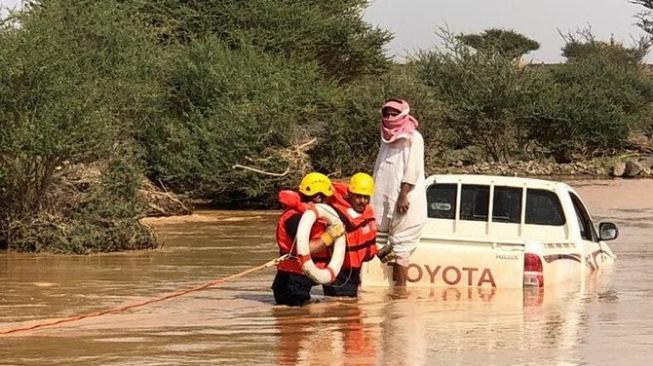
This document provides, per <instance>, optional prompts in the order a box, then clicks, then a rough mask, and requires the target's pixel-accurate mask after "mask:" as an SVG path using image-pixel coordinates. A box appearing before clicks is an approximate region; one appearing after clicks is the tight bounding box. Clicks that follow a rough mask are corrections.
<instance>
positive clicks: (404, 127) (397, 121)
mask: <svg viewBox="0 0 653 366" xmlns="http://www.w3.org/2000/svg"><path fill="white" fill-rule="evenodd" d="M386 108H392V109H394V110H396V111H398V112H399V114H398V115H396V116H388V117H384V116H382V117H381V139H382V140H383V142H386V143H391V142H394V141H396V140H398V139H401V138H406V139H411V138H412V136H413V131H415V130H416V129H417V126H419V122H417V120H416V119H415V118H414V117H413V116H411V115H410V114H409V113H410V106H409V105H408V102H406V101H405V100H401V99H389V100H387V101H386V102H385V103H384V104H383V107H381V113H383V110H385V109H386Z"/></svg>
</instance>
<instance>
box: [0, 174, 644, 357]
mask: <svg viewBox="0 0 653 366" xmlns="http://www.w3.org/2000/svg"><path fill="white" fill-rule="evenodd" d="M572 185H574V186H575V187H576V188H577V190H578V191H579V192H580V193H581V196H582V197H583V198H584V200H585V202H586V204H587V205H588V206H589V207H590V210H591V212H592V213H593V216H594V218H595V220H596V219H603V220H610V221H613V222H615V223H617V224H618V225H619V228H620V237H619V238H618V239H617V240H616V241H614V242H611V243H610V245H611V247H612V248H613V250H614V252H615V253H616V254H617V256H618V261H617V263H616V265H615V266H614V267H612V268H611V269H610V270H605V271H602V272H600V273H598V274H596V275H594V276H592V277H590V278H588V279H587V280H585V281H579V282H578V283H569V284H567V285H565V286H559V287H556V288H555V289H553V290H549V289H546V290H545V292H544V294H537V293H534V294H532V293H526V294H524V293H522V291H520V290H516V291H515V290H503V291H501V290H497V291H496V292H492V293H480V292H478V291H477V290H475V289H470V290H466V289H464V290H454V289H449V290H446V289H423V290H409V292H408V293H396V292H394V291H391V290H384V289H379V290H375V291H366V292H364V293H363V294H362V295H361V298H360V299H359V300H358V301H349V302H347V301H338V300H332V299H324V298H323V297H322V296H321V290H320V289H319V288H315V289H314V291H313V292H314V295H315V298H316V299H317V302H315V303H312V304H310V305H308V306H306V307H303V308H286V307H280V306H275V305H273V299H272V294H271V291H270V290H269V286H270V283H271V281H272V278H273V276H274V270H273V269H267V270H264V271H262V272H258V273H255V274H252V275H249V276H247V277H244V278H241V279H238V280H235V281H233V282H229V283H226V284H224V285H223V286H222V287H219V288H215V289H210V290H207V291H203V292H198V293H193V294H191V295H188V296H185V297H181V298H177V299H174V300H171V301H167V302H163V303H158V304H153V305H150V306H147V307H144V308H141V309H138V310H133V311H129V312H127V313H122V314H115V315H107V316H103V317H100V318H93V319H85V320H81V321H78V322H75V323H69V324H67V325H65V326H58V327H54V328H45V329H41V330H36V331H30V332H25V333H19V334H16V335H13V336H9V337H1V336H0V364H1V365H45V364H47V365H67V364H77V365H96V364H97V365H208V364H231V365H233V364H392V365H395V364H403V365H419V364H446V365H467V364H485V365H521V364H533V365H550V364H562V365H582V364H601V365H603V364H619V365H647V364H650V356H651V355H652V354H653V307H652V305H653V301H652V300H651V297H652V296H653V286H652V285H651V281H652V280H653V251H652V249H651V248H652V247H653V239H652V238H651V236H652V234H653V181H652V180H636V181H623V180H618V181H584V182H583V181H578V182H572ZM277 215H278V212H265V211H247V212H237V211H230V212H225V211H221V212H217V211H206V212H198V213H196V214H195V215H192V216H189V217H180V218H169V219H162V220H153V221H152V224H153V225H154V226H155V228H156V231H157V232H158V233H159V235H160V236H161V238H162V239H163V241H164V242H165V246H164V248H163V249H159V250H152V251H144V252H137V253H120V254H110V255H97V256H88V257H76V256H75V257H67V256H50V255H24V254H14V253H0V329H5V328H10V327H16V326H20V325H24V324H33V323H35V322H37V321H38V320H42V319H51V318H57V317H64V316H69V315H72V314H76V313H81V312H88V311H94V310H102V309H106V308H109V307H113V306H117V305H124V304H127V303H130V302H136V301H139V300H142V299H146V298H148V297H151V296H155V295H158V294H160V293H165V292H169V291H174V290H177V289H180V288H185V287H189V286H192V285H195V284H201V283H203V282H205V281H210V280H212V279H214V278H218V277H223V276H227V275H230V274H233V273H237V272H240V271H242V270H245V269H247V268H249V267H252V266H255V265H258V264H262V263H264V262H266V261H267V260H269V259H270V258H272V257H273V256H274V255H275V253H276V250H275V244H274V225H275V220H276V218H277Z"/></svg>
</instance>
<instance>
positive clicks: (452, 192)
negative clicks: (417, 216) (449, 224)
mask: <svg viewBox="0 0 653 366" xmlns="http://www.w3.org/2000/svg"><path fill="white" fill-rule="evenodd" d="M456 190H457V186H456V184H433V185H431V186H430V187H429V189H428V191H426V198H427V199H428V204H429V207H428V216H429V217H430V218H434V219H451V220H453V219H454V218H456Z"/></svg>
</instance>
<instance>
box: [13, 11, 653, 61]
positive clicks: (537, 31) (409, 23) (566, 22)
mask: <svg viewBox="0 0 653 366" xmlns="http://www.w3.org/2000/svg"><path fill="white" fill-rule="evenodd" d="M20 3H21V0H0V8H7V7H9V8H14V7H16V6H19V5H20ZM642 10H644V9H643V8H642V7H640V6H637V5H633V4H630V3H629V1H628V0H371V1H370V6H369V7H368V8H367V9H366V10H365V13H364V19H365V20H366V21H367V22H369V23H371V24H374V25H376V26H379V27H381V28H384V29H387V30H389V31H391V32H392V33H394V35H395V38H394V39H393V40H392V41H391V42H390V44H389V45H388V46H387V47H386V50H387V53H388V54H389V55H391V56H393V57H394V58H395V60H397V61H401V60H403V59H404V58H405V57H406V56H407V55H410V54H412V53H414V52H416V51H418V50H420V49H431V48H433V47H436V46H437V45H438V44H439V42H438V38H437V36H436V35H435V32H436V30H437V29H438V27H447V28H448V29H449V30H450V31H452V32H454V33H478V32H482V31H483V30H485V29H488V28H492V27H494V28H503V29H512V30H514V31H516V32H519V33H522V34H524V35H526V36H528V37H530V38H532V39H534V40H536V41H538V42H539V43H540V49H539V50H537V51H534V52H531V53H529V54H528V55H527V58H528V59H531V60H532V61H534V62H546V63H551V62H560V61H563V58H562V56H560V49H561V48H562V46H563V40H562V38H561V37H560V34H559V31H560V32H563V33H568V32H570V31H571V32H573V31H576V30H578V29H583V28H587V27H590V26H591V29H592V32H593V33H594V34H595V35H596V36H597V38H599V39H609V38H610V36H613V37H614V38H615V39H616V40H617V41H621V42H624V43H625V44H626V45H629V44H633V43H634V41H633V38H638V37H639V36H641V35H642V34H643V33H642V31H641V30H640V29H639V28H637V26H636V25H635V23H636V19H635V18H634V16H635V14H637V13H639V12H641V11H642ZM647 62H649V63H653V55H651V54H649V56H648V57H647Z"/></svg>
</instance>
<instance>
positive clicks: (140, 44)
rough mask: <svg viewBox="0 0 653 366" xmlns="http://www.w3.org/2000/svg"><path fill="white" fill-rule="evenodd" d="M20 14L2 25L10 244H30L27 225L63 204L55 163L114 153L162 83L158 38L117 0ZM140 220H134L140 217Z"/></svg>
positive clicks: (0, 147)
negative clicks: (158, 70) (155, 73)
mask: <svg viewBox="0 0 653 366" xmlns="http://www.w3.org/2000/svg"><path fill="white" fill-rule="evenodd" d="M17 21H18V24H19V26H17V27H16V26H12V25H8V24H5V27H4V28H3V29H2V31H1V32H0V80H2V83H0V125H1V126H2V128H0V130H1V131H2V133H0V172H1V173H0V179H1V180H2V181H1V183H2V190H1V191H0V217H2V221H1V223H0V236H2V237H4V239H3V240H4V241H7V240H8V239H7V238H9V239H11V238H13V239H15V241H14V243H12V242H11V241H10V242H9V244H8V245H9V247H15V244H16V245H18V246H19V247H22V244H17V243H23V242H30V243H31V244H27V245H28V246H29V245H32V244H34V243H33V242H32V241H31V239H30V240H24V238H25V237H26V236H25V235H23V234H26V235H27V234H28V232H30V230H31V229H30V228H31V227H33V226H31V223H32V222H36V221H38V218H44V217H45V218H49V217H54V215H57V214H60V213H57V212H54V211H55V206H57V203H58V201H59V200H60V199H59V197H57V195H56V194H54V192H58V190H59V188H60V187H59V186H58V184H59V183H60V182H56V179H55V178H56V174H57V172H58V171H59V170H61V169H63V167H65V166H69V165H75V164H88V163H91V162H94V161H98V160H105V159H110V158H111V157H112V156H113V150H114V148H115V146H116V144H120V143H123V142H125V143H126V142H128V141H130V140H131V139H132V138H133V131H134V129H135V128H137V127H138V126H139V124H140V123H141V122H142V121H143V120H145V119H146V116H150V115H151V113H152V109H155V108H156V107H157V102H156V100H155V99H156V98H153V97H152V96H153V95H156V94H157V90H161V89H160V86H159V85H158V84H157V82H156V79H155V78H153V77H152V75H153V72H152V70H153V68H154V66H155V65H156V62H155V60H156V56H157V52H156V49H155V45H156V42H155V39H154V38H152V37H150V36H149V35H148V33H147V32H146V29H145V28H143V27H142V24H143V22H142V21H140V20H139V18H138V17H135V16H134V15H133V13H132V12H131V11H130V9H129V7H127V6H124V5H123V4H122V3H121V2H95V1H77V2H75V3H74V4H71V3H69V2H64V1H55V0H51V1H44V2H43V3H37V4H33V5H32V6H31V7H30V9H29V11H25V12H23V13H20V14H18V15H17ZM131 199H133V197H130V198H124V200H125V201H129V200H131ZM108 202H112V201H108ZM114 203H115V204H119V203H120V201H117V202H114ZM105 204H106V203H105ZM62 214H63V213H62ZM64 216H65V214H64ZM33 218H37V219H36V221H32V219H33ZM61 219H62V220H65V218H61ZM79 220H81V221H80V222H81V224H80V225H81V226H80V227H82V226H84V225H87V226H88V225H90V227H95V226H97V224H96V223H92V222H90V221H84V220H85V219H84V218H83V217H80V218H79ZM135 220H136V219H135V218H131V222H129V225H132V226H136V227H138V225H139V224H138V223H137V222H136V221H135ZM49 221H54V219H51V220H45V222H46V224H48V225H49ZM12 223H15V224H18V223H21V225H19V226H16V225H13V224H12ZM26 223H28V224H26ZM12 225H13V226H12ZM55 226H56V225H55ZM55 226H49V227H55ZM17 227H20V228H21V229H24V232H23V233H21V232H18V231H16V230H17V229H16V228H17ZM77 227H78V226H75V228H77ZM107 230H109V229H107ZM47 232H48V230H45V229H44V230H42V233H43V235H47ZM37 234H38V235H37ZM40 234H41V230H37V231H36V232H34V233H32V234H29V235H27V237H31V238H37V239H38V238H39V235H40ZM80 234H81V233H80ZM34 235H37V236H34ZM71 235H72V234H71ZM74 237H75V236H74V235H73V236H72V237H71V238H72V239H71V240H73V239H74ZM19 238H23V239H19ZM0 241H2V240H0ZM46 242H47V240H46V241H44V243H41V244H38V245H41V246H44V247H47V246H48V245H46ZM34 245H37V244H34Z"/></svg>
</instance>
